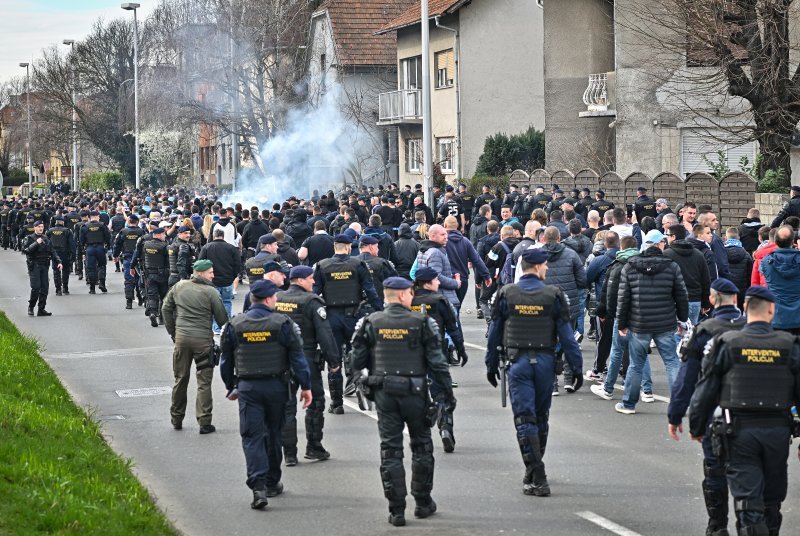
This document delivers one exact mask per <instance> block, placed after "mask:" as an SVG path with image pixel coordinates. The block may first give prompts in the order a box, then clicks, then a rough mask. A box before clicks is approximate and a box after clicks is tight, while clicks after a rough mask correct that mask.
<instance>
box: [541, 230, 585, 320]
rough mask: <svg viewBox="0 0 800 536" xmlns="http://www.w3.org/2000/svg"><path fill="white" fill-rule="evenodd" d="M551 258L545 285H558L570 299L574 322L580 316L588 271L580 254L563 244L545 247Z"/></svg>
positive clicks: (546, 245) (548, 263)
mask: <svg viewBox="0 0 800 536" xmlns="http://www.w3.org/2000/svg"><path fill="white" fill-rule="evenodd" d="M544 247H545V249H547V251H548V253H549V254H550V257H549V258H548V260H547V268H548V270H547V275H546V276H545V279H544V284H545V285H556V286H557V287H558V288H560V289H561V290H562V291H564V294H566V295H567V298H569V317H570V318H571V319H572V320H575V319H576V318H578V315H579V314H580V312H581V311H580V302H579V299H578V298H579V295H578V294H579V292H578V291H579V290H580V289H583V288H586V271H585V270H584V269H583V263H582V262H581V259H580V257H578V254H577V253H575V252H574V251H572V250H571V249H570V248H568V247H567V246H565V245H564V244H561V243H548V244H545V245H544Z"/></svg>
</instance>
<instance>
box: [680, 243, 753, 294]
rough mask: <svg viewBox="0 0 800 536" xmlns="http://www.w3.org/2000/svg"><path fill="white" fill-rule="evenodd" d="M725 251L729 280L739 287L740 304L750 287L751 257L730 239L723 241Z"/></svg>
mask: <svg viewBox="0 0 800 536" xmlns="http://www.w3.org/2000/svg"><path fill="white" fill-rule="evenodd" d="M739 243H741V242H739ZM725 253H727V254H728V270H729V271H730V274H731V277H730V280H731V282H733V284H734V285H736V288H738V289H739V305H742V304H743V303H744V293H745V292H747V289H748V288H749V287H750V276H751V275H752V273H753V257H751V256H750V254H749V253H747V252H746V251H745V250H744V248H743V247H741V246H740V245H738V244H735V243H733V242H731V241H730V240H729V241H726V242H725ZM687 285H688V283H687Z"/></svg>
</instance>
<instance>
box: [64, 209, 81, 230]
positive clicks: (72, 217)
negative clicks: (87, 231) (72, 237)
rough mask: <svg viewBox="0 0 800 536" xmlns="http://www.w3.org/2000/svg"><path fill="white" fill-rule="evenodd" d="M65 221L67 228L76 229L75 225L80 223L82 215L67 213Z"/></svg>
mask: <svg viewBox="0 0 800 536" xmlns="http://www.w3.org/2000/svg"><path fill="white" fill-rule="evenodd" d="M64 223H65V224H66V225H67V229H70V230H73V231H74V230H75V227H76V226H78V225H80V223H81V217H80V215H78V214H74V213H72V214H67V216H66V218H65V219H64Z"/></svg>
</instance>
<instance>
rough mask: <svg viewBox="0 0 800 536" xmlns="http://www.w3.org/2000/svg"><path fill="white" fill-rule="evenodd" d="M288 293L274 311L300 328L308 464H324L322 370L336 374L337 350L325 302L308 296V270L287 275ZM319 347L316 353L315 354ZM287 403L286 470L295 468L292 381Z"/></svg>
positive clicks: (310, 282)
mask: <svg viewBox="0 0 800 536" xmlns="http://www.w3.org/2000/svg"><path fill="white" fill-rule="evenodd" d="M289 281H290V282H291V284H290V285H289V290H287V291H284V292H279V293H278V302H277V303H276V304H275V311H277V312H279V313H283V314H285V315H287V316H288V317H289V318H291V319H292V321H293V322H294V323H295V324H297V325H298V326H299V327H300V334H301V337H302V339H303V353H304V354H305V356H306V359H307V360H308V368H309V371H310V373H311V395H312V400H311V405H310V406H309V407H308V409H307V410H306V418H305V424H306V455H305V458H306V459H307V460H327V459H328V458H330V456H331V455H330V453H329V452H328V451H327V450H325V448H324V447H323V446H322V428H323V426H324V425H325V390H324V388H323V387H322V370H323V369H324V368H325V363H326V362H327V363H328V370H330V371H332V372H336V371H338V368H339V349H338V348H337V346H336V340H335V339H334V338H333V332H332V331H331V326H330V324H329V323H328V313H327V311H326V310H325V302H324V301H322V298H320V297H319V296H318V295H317V294H314V293H313V292H311V289H312V288H313V287H314V270H313V269H312V268H311V267H310V266H295V267H293V268H292V270H291V272H290V273H289ZM317 347H319V350H317ZM289 395H290V399H289V402H288V404H287V405H286V424H285V425H284V427H283V434H282V443H283V454H284V458H285V459H286V466H287V467H291V466H294V465H297V398H296V395H297V383H296V381H292V385H290V391H289Z"/></svg>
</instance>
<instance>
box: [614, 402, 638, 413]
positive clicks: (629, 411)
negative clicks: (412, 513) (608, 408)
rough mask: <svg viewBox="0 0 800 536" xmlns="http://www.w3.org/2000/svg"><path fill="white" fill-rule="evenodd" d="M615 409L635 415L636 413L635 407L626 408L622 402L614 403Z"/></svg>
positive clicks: (618, 411)
mask: <svg viewBox="0 0 800 536" xmlns="http://www.w3.org/2000/svg"><path fill="white" fill-rule="evenodd" d="M614 410H615V411H616V412H617V413H622V414H623V415H634V414H635V413H636V410H635V409H629V408H626V407H625V405H624V404H623V403H622V402H617V403H616V404H615V405H614Z"/></svg>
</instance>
